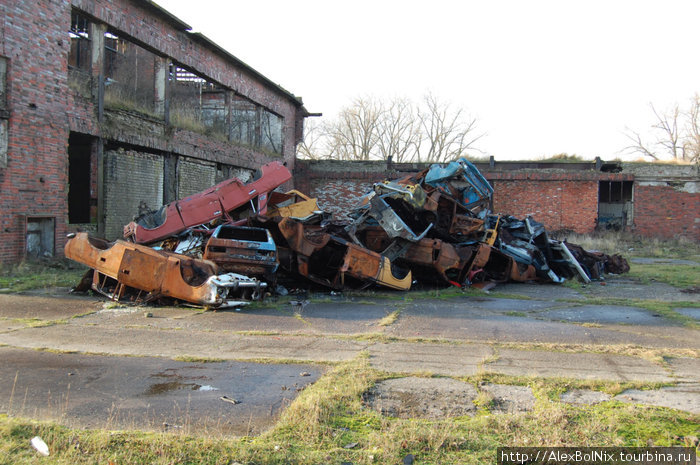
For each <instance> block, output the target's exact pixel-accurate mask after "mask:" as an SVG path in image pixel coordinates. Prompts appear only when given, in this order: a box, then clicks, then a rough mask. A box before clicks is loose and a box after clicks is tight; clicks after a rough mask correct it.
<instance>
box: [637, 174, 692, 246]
mask: <svg viewBox="0 0 700 465" xmlns="http://www.w3.org/2000/svg"><path fill="white" fill-rule="evenodd" d="M634 189H635V190H634V228H635V231H636V232H638V233H639V234H642V235H645V236H652V237H661V238H677V237H685V238H687V239H693V240H695V241H700V194H699V193H688V192H683V191H681V190H677V189H674V188H673V187H671V186H658V185H656V186H649V185H642V183H636V184H635V186H634Z"/></svg>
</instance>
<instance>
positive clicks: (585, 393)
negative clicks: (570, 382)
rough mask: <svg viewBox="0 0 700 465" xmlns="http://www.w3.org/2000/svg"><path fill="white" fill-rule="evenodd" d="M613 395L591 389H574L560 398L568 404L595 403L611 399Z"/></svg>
mask: <svg viewBox="0 0 700 465" xmlns="http://www.w3.org/2000/svg"><path fill="white" fill-rule="evenodd" d="M611 397H612V396H611V395H610V394H606V393H605V392H600V391H591V390H590V389H572V390H570V391H566V392H565V393H564V394H562V395H561V397H560V398H559V400H561V401H562V402H564V403H566V404H574V405H595V404H599V403H601V402H606V401H608V400H610V398H611Z"/></svg>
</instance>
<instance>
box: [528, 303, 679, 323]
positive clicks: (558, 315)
mask: <svg viewBox="0 0 700 465" xmlns="http://www.w3.org/2000/svg"><path fill="white" fill-rule="evenodd" d="M538 316H541V317H544V318H548V319H551V320H564V321H571V322H576V323H601V324H634V325H642V326H652V325H653V326H678V325H679V323H678V322H676V321H673V320H668V319H666V318H664V317H663V316H662V315H660V314H658V313H656V312H653V311H650V310H646V309H644V308H638V307H625V306H621V305H582V306H580V307H567V308H558V309H555V310H547V311H544V312H540V313H539V314H538Z"/></svg>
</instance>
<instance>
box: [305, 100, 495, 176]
mask: <svg viewBox="0 0 700 465" xmlns="http://www.w3.org/2000/svg"><path fill="white" fill-rule="evenodd" d="M312 129H313V128H312ZM319 131H320V134H316V135H314V134H311V135H310V136H309V139H308V142H307V140H306V137H305V143H304V144H303V145H302V146H301V147H300V149H299V153H300V155H303V156H305V157H309V158H311V157H317V158H331V159H339V160H371V159H381V160H386V159H388V158H389V156H391V157H392V159H393V160H394V161H395V162H397V163H402V162H410V161H418V162H444V161H449V160H453V159H455V158H457V157H459V156H463V155H464V152H465V151H466V150H468V149H473V148H474V143H475V142H476V141H477V140H479V139H480V138H481V137H483V134H477V133H476V118H472V117H467V116H466V115H465V112H464V110H463V109H462V108H455V107H452V106H451V105H450V104H449V103H447V102H442V101H440V100H438V99H437V98H436V97H435V96H433V95H432V94H428V95H426V96H425V98H424V101H423V102H422V105H421V106H418V105H415V104H414V103H413V102H412V101H411V100H409V99H407V98H405V97H396V98H393V99H391V100H388V101H383V100H379V99H376V98H372V97H360V98H356V99H354V100H353V101H352V104H351V105H349V106H347V107H345V108H343V109H342V110H341V111H340V113H339V114H338V117H337V118H336V119H335V120H331V121H330V122H328V123H325V124H323V125H321V127H320V128H319ZM310 132H311V130H310ZM316 136H318V139H315V137H316ZM312 141H313V143H314V144H316V146H317V148H316V149H314V154H313V155H311V154H310V153H309V152H310V150H311V149H310V146H309V144H311V143H312ZM321 145H322V146H323V147H320V146H321ZM319 147H320V148H319Z"/></svg>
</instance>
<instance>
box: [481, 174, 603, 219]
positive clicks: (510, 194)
mask: <svg viewBox="0 0 700 465" xmlns="http://www.w3.org/2000/svg"><path fill="white" fill-rule="evenodd" d="M542 177H544V176H542ZM493 211H494V212H498V213H503V214H508V215H513V216H516V217H518V218H522V217H525V216H528V215H530V216H532V217H533V218H534V219H535V220H536V221H539V222H540V223H543V224H544V225H545V227H546V228H547V229H549V230H552V231H556V230H562V229H570V230H572V231H575V232H578V233H587V232H591V231H593V230H594V229H595V227H596V223H597V219H598V182H597V181H565V180H552V181H549V180H522V179H520V180H512V181H510V180H498V181H494V196H493Z"/></svg>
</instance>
